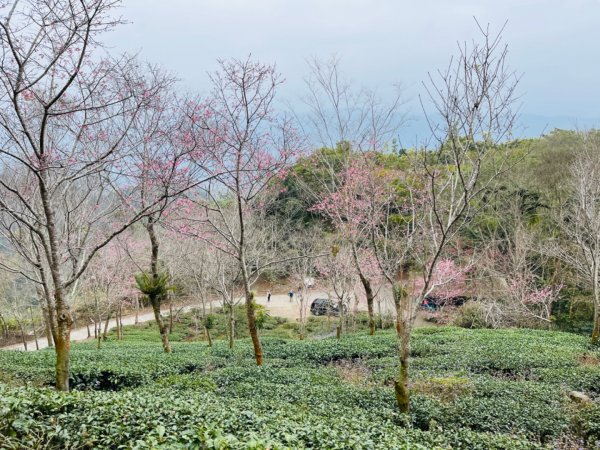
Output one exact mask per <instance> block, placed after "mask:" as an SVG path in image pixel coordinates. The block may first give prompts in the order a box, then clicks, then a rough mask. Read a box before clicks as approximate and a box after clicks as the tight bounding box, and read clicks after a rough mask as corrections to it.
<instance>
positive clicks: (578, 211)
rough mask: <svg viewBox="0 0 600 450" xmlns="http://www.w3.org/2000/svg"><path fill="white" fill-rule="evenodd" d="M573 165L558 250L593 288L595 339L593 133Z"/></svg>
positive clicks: (596, 169)
mask: <svg viewBox="0 0 600 450" xmlns="http://www.w3.org/2000/svg"><path fill="white" fill-rule="evenodd" d="M582 142H583V148H582V149H580V151H579V154H578V155H577V157H576V159H575V161H574V162H573V163H572V165H571V167H570V183H569V184H570V191H571V198H570V199H569V201H568V202H567V204H566V205H565V207H564V208H562V209H561V210H560V212H559V213H558V214H557V217H556V223H557V224H558V226H559V227H560V230H561V232H562V235H563V236H564V243H563V244H562V245H556V246H555V252H554V254H555V255H556V256H558V257H559V258H561V259H562V260H563V261H564V262H566V263H567V264H568V265H569V266H571V267H572V268H573V269H574V270H575V271H576V272H577V273H578V275H579V276H580V277H581V278H582V279H583V280H585V282H586V284H587V285H588V286H589V288H590V289H591V291H592V298H593V302H594V325H593V329H592V343H593V344H597V343H598V342H599V339H600V285H599V283H600V146H599V143H598V138H596V137H594V135H593V134H591V133H590V134H586V135H583V136H582Z"/></svg>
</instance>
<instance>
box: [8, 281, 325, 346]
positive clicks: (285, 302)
mask: <svg viewBox="0 0 600 450" xmlns="http://www.w3.org/2000/svg"><path fill="white" fill-rule="evenodd" d="M323 296H325V297H327V294H325V293H323V292H317V291H311V293H310V300H309V301H312V300H313V299H315V298H317V297H323ZM241 302H242V300H240V303H241ZM215 303H216V304H217V305H218V306H222V305H221V302H215ZM256 303H258V304H259V305H265V306H267V309H268V311H269V314H271V315H272V316H277V317H284V318H286V319H289V320H298V318H299V317H300V312H299V307H298V302H297V300H296V299H294V301H293V302H290V301H289V297H288V296H287V294H273V295H272V296H271V301H270V302H267V297H266V295H264V296H257V297H256ZM200 307H201V305H200V304H192V305H186V306H184V307H183V308H182V310H181V312H187V311H189V310H191V309H193V308H200ZM162 313H163V314H168V313H169V310H168V309H166V310H162ZM153 320H154V313H153V312H152V311H144V312H140V314H138V321H137V323H145V322H150V321H153ZM135 323H136V321H135V314H130V315H126V316H123V325H124V326H125V325H135ZM103 326H104V325H103ZM116 326H117V321H116V320H115V319H111V320H110V321H109V322H108V329H109V330H112V329H114V328H115V327H116ZM88 339H90V338H88V330H87V327H82V328H74V329H73V330H71V342H79V341H86V340H88ZM38 344H39V347H40V350H41V349H43V348H47V347H48V340H47V339H46V337H45V336H43V337H42V336H40V337H38ZM0 350H21V351H24V350H25V346H24V345H23V343H20V344H13V345H8V346H6V347H0ZM27 351H36V348H35V341H34V340H30V341H28V342H27Z"/></svg>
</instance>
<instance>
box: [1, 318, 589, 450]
mask: <svg viewBox="0 0 600 450" xmlns="http://www.w3.org/2000/svg"><path fill="white" fill-rule="evenodd" d="M138 337H139V340H134V339H130V340H128V341H125V342H108V343H107V344H106V345H105V346H104V348H102V349H101V350H97V349H96V348H95V346H94V344H93V343H84V344H78V345H75V346H74V349H73V365H72V379H71V383H72V386H73V387H74V389H75V390H74V391H73V392H71V393H68V394H63V393H58V392H56V391H54V390H53V389H51V388H49V387H48V385H50V384H51V383H52V374H53V367H52V362H53V353H52V351H41V352H37V353H17V352H0V367H2V380H3V384H0V434H1V435H2V436H3V439H4V443H3V446H5V447H7V448H37V447H41V445H42V443H43V442H50V443H51V447H52V448H116V447H118V446H123V447H124V448H240V449H242V448H243V449H245V448H265V449H266V448H339V449H347V448H357V449H358V448H365V449H366V448H373V449H375V448H400V449H402V448H407V449H408V448H411V449H415V448H464V449H473V448H475V449H476V448H480V449H490V448H496V449H521V448H523V449H525V448H538V447H551V448H554V447H556V446H558V445H562V446H563V448H571V447H568V445H578V446H587V447H588V448H594V446H595V445H597V441H600V427H599V426H598V423H599V422H600V403H599V402H598V400H597V398H598V397H600V352H598V350H595V349H592V348H589V347H588V344H587V339H586V338H585V337H580V336H576V335H571V334H565V333H559V332H545V331H528V330H465V329H455V328H428V329H420V330H417V331H416V332H415V339H414V346H413V355H412V356H413V367H414V372H413V375H414V377H413V388H414V389H413V391H414V392H415V395H413V398H412V414H411V416H410V418H407V417H404V416H402V415H401V414H399V413H398V412H397V409H396V406H395V402H394V398H393V392H392V388H391V380H392V378H393V377H394V375H395V372H396V370H397V353H396V345H397V344H396V338H395V336H394V334H393V333H391V332H385V333H380V334H378V335H376V336H374V337H371V336H367V335H363V334H357V335H350V336H346V337H344V338H343V339H342V340H340V341H337V340H335V339H323V340H314V341H294V340H284V339H274V338H265V339H264V348H265V357H266V365H265V367H263V368H258V367H256V366H255V365H254V361H253V357H252V349H251V344H250V342H249V341H241V342H240V343H239V345H237V347H236V348H235V349H234V350H229V349H228V348H227V346H226V343H225V342H221V341H218V342H217V343H216V345H215V346H214V347H212V348H208V347H207V346H206V345H205V344H204V343H186V342H178V343H177V342H175V343H174V344H173V350H174V352H173V354H170V355H169V354H163V353H162V350H161V348H160V346H159V345H158V344H157V343H156V342H147V341H145V340H144V339H143V337H144V334H143V333H140V334H139V335H138ZM573 390H577V391H582V392H584V393H585V394H587V395H588V396H590V397H591V398H592V399H594V398H596V400H593V401H592V402H590V403H586V404H581V403H574V402H573V401H572V400H570V398H569V392H570V391H573ZM3 448H4V447H3Z"/></svg>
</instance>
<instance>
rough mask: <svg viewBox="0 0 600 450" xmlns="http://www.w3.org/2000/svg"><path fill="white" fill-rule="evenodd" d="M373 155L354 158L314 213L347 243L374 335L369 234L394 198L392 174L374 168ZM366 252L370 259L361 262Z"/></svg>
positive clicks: (375, 275) (376, 275) (373, 269)
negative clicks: (365, 301) (325, 220)
mask: <svg viewBox="0 0 600 450" xmlns="http://www.w3.org/2000/svg"><path fill="white" fill-rule="evenodd" d="M373 159H374V157H373V155H364V154H363V155H357V156H356V158H355V159H354V160H352V161H351V162H349V166H348V167H347V168H346V169H345V170H344V171H343V172H342V174H341V175H339V183H340V186H339V188H338V190H337V191H335V192H332V193H330V194H327V195H325V196H324V197H323V198H322V199H321V201H319V202H318V203H317V204H315V205H314V206H313V208H312V210H313V211H316V212H319V213H321V214H323V215H324V216H325V217H326V218H328V219H329V220H330V221H331V222H333V224H334V225H335V227H336V229H337V231H338V232H339V234H340V236H342V237H343V239H344V240H345V241H346V242H348V244H349V246H350V249H351V254H352V257H353V261H354V265H355V270H356V273H357V274H358V277H359V279H360V282H361V284H362V286H363V289H364V291H365V296H366V300H367V309H368V314H369V333H370V334H371V335H373V334H375V317H374V301H375V297H376V292H377V290H376V286H375V285H376V284H377V281H378V280H377V279H378V278H380V277H381V271H380V270H379V267H378V265H377V263H376V260H375V259H374V254H373V252H372V250H371V248H372V234H373V231H374V228H375V227H376V226H378V225H379V224H380V223H381V221H382V217H383V215H385V213H386V212H387V211H388V209H389V206H390V204H391V202H392V200H393V198H394V196H395V193H394V189H393V184H392V181H393V174H392V172H390V171H386V170H384V169H382V168H377V167H376V164H375V162H374V161H373ZM365 252H369V254H370V255H371V256H373V257H372V258H368V259H367V260H366V261H361V258H360V257H359V255H361V254H364V253H365Z"/></svg>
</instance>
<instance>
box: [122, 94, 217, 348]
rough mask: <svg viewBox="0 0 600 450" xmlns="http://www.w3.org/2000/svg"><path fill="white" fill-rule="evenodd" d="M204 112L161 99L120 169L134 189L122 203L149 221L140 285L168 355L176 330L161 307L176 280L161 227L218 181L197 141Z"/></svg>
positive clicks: (137, 130) (141, 122)
mask: <svg viewBox="0 0 600 450" xmlns="http://www.w3.org/2000/svg"><path fill="white" fill-rule="evenodd" d="M200 108H201V106H200V104H199V102H198V101H196V100H193V99H185V98H180V97H178V96H176V95H175V94H173V93H170V92H164V93H163V95H161V96H156V98H154V100H153V102H152V103H151V104H150V106H149V107H148V108H146V109H145V110H144V112H143V114H140V115H139V116H138V118H137V120H136V122H135V127H133V128H132V132H131V142H132V145H131V150H130V156H129V158H127V160H123V161H122V162H121V164H120V172H119V174H120V176H121V183H122V184H126V185H127V186H129V189H127V190H124V189H121V190H120V192H121V193H122V195H121V198H122V201H123V203H124V204H125V205H126V207H127V209H128V210H129V211H130V212H131V214H133V215H134V216H140V215H142V216H143V220H142V223H143V225H144V228H145V230H146V232H147V236H148V241H149V249H150V255H149V256H150V257H149V262H148V264H147V265H143V267H144V269H143V270H142V271H141V272H139V273H138V274H136V282H137V284H138V288H139V289H140V291H141V292H142V293H143V294H144V295H145V296H146V297H147V298H148V300H149V302H150V305H151V306H152V310H153V312H154V317H155V320H156V323H157V326H158V329H159V332H160V335H161V341H162V345H163V350H164V351H165V353H170V352H171V345H170V343H169V329H170V325H169V323H167V322H166V321H165V320H164V318H163V316H162V314H161V306H162V304H163V302H164V300H165V299H166V298H167V296H168V292H169V279H170V278H171V277H170V274H169V273H168V271H167V270H165V269H164V268H163V267H162V266H161V258H160V235H159V233H158V227H161V226H164V225H167V227H169V226H170V225H169V224H168V221H169V217H170V216H171V212H172V211H173V210H177V209H178V208H179V207H180V206H181V205H182V202H184V198H185V194H186V193H187V192H188V191H190V190H191V189H194V188H197V187H199V186H201V185H202V184H203V183H207V182H208V181H209V180H211V179H212V178H214V177H215V176H216V175H217V173H210V172H207V170H206V160H207V158H206V152H205V151H204V148H203V147H202V145H201V144H200V142H199V141H198V140H197V139H196V131H197V126H198V122H199V121H200V118H199V116H198V113H197V111H198V110H199V109H200ZM165 222H167V223H165Z"/></svg>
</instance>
